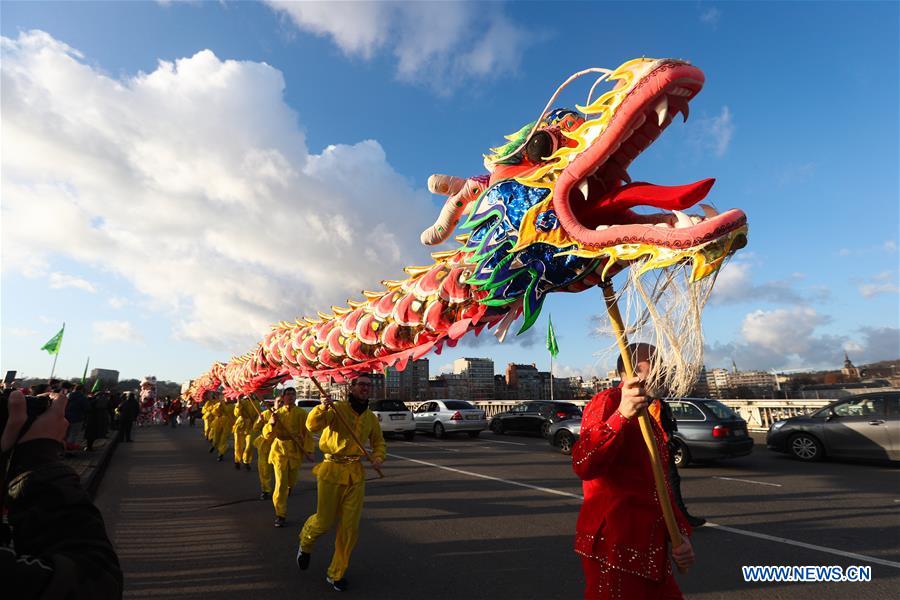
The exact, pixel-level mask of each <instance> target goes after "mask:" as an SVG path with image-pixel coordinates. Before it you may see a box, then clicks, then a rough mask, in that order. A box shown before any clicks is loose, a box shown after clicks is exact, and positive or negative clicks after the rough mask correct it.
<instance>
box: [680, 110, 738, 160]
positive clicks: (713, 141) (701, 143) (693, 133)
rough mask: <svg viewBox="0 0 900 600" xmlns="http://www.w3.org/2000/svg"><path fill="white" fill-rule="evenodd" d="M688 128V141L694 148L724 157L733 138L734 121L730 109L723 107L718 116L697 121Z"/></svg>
mask: <svg viewBox="0 0 900 600" xmlns="http://www.w3.org/2000/svg"><path fill="white" fill-rule="evenodd" d="M689 127H690V134H689V135H690V140H691V143H692V144H693V145H694V147H695V148H697V149H698V150H701V151H705V152H712V153H713V154H715V155H716V156H717V157H719V158H721V157H723V156H725V153H726V152H727V151H728V146H729V145H730V144H731V140H732V138H733V137H734V130H735V125H734V120H733V118H732V116H731V109H730V108H728V107H727V106H723V107H722V110H721V111H720V112H719V114H718V115H716V116H713V117H704V118H700V119H697V120H696V121H695V122H694V123H693V124H692V125H690V126H689Z"/></svg>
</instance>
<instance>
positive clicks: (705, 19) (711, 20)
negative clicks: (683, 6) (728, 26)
mask: <svg viewBox="0 0 900 600" xmlns="http://www.w3.org/2000/svg"><path fill="white" fill-rule="evenodd" d="M721 18H722V11H721V10H719V9H718V8H716V7H715V6H712V7H709V8H707V9H706V10H704V11H703V12H702V13H700V22H701V23H703V24H704V25H709V26H710V27H712V28H713V29H716V27H718V25H719V20H720V19H721Z"/></svg>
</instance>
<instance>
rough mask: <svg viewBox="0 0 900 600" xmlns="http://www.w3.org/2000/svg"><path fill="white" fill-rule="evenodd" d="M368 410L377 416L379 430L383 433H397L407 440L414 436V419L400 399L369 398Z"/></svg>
mask: <svg viewBox="0 0 900 600" xmlns="http://www.w3.org/2000/svg"><path fill="white" fill-rule="evenodd" d="M369 410H371V411H372V412H373V413H375V416H376V417H378V422H379V423H381V431H382V433H384V434H385V435H387V434H389V433H399V434H402V435H403V437H404V439H407V440H411V439H413V438H414V437H416V421H415V419H413V413H412V411H411V410H409V409H408V408H407V407H406V405H405V404H404V403H403V402H402V401H400V400H371V401H369Z"/></svg>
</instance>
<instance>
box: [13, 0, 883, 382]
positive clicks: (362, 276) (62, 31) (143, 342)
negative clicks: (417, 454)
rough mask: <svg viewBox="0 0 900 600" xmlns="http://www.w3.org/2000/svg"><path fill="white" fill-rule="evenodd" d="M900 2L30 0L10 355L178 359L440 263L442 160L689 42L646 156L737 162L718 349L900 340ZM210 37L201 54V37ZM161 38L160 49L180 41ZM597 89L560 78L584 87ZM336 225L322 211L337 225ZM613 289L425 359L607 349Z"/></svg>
mask: <svg viewBox="0 0 900 600" xmlns="http://www.w3.org/2000/svg"><path fill="white" fill-rule="evenodd" d="M898 10H900V9H898V5H897V4H896V3H887V2H885V3H864V2H855V3H811V2H803V3H697V2H687V3H675V2H669V3H604V4H600V3H571V4H569V3H559V2H556V3H548V4H542V3H508V4H499V3H492V4H483V5H480V4H474V3H467V4H463V3H446V4H440V3H420V4H365V5H354V4H349V3H344V4H340V5H337V6H331V7H329V6H327V5H317V4H302V5H297V4H294V5H290V4H288V5H284V4H280V3H267V4H263V3H255V2H239V3H238V2H223V3H212V2H209V3H181V2H173V3H155V2H147V3H140V2H122V3H79V2H66V3H53V2H44V3H18V2H4V3H3V4H2V5H0V16H2V25H0V32H2V35H3V37H4V41H3V65H2V70H3V78H4V79H3V84H4V85H3V91H2V93H3V114H2V117H3V121H4V127H3V133H2V135H3V138H2V143H3V148H2V150H3V158H2V160H3V162H2V171H3V172H2V175H3V181H2V193H3V206H2V210H3V215H2V216H3V220H2V234H3V247H2V249H3V256H2V268H3V280H2V348H0V350H2V367H0V368H2V369H3V370H6V369H18V370H19V371H20V372H23V373H26V374H29V375H44V374H46V373H48V372H49V369H50V364H51V359H50V357H48V356H47V355H46V353H42V352H40V351H39V350H38V348H39V347H40V346H41V345H42V344H43V343H44V341H46V340H47V339H49V338H50V337H51V336H52V335H53V334H54V333H55V332H56V330H57V329H58V328H59V325H60V324H61V322H62V321H66V323H67V329H66V337H65V341H64V344H63V352H62V354H61V356H60V358H59V364H58V367H57V370H58V372H59V373H61V374H62V375H65V376H74V375H77V374H80V372H81V369H82V368H83V366H84V361H85V359H86V358H87V356H90V357H91V364H92V366H95V367H104V368H116V369H118V370H120V371H121V372H122V374H123V376H134V377H138V376H142V375H146V374H151V373H152V374H155V375H157V376H159V377H161V378H164V379H173V380H184V379H188V378H191V377H194V376H196V375H198V374H200V373H202V372H203V371H205V370H206V369H207V368H208V366H209V364H210V363H211V362H212V361H213V360H223V359H227V358H228V357H229V356H231V355H232V354H240V353H243V352H244V351H246V350H247V349H249V348H250V346H251V345H252V344H253V341H254V340H256V339H258V337H259V336H258V334H259V332H260V331H264V329H265V324H266V323H268V322H272V321H274V320H279V319H288V320H290V319H293V318H295V317H298V316H302V315H303V314H309V313H311V312H312V311H314V310H316V309H321V310H325V309H327V307H328V306H330V305H332V304H342V303H343V302H344V301H345V299H346V298H348V297H356V292H358V290H360V289H363V288H366V289H373V288H377V285H378V284H377V282H378V281H379V280H381V279H389V278H397V277H398V276H399V275H400V270H399V269H400V267H402V266H404V265H407V264H423V261H424V260H426V259H427V251H426V250H425V249H424V248H423V247H421V246H420V245H419V244H418V231H420V230H421V229H422V228H423V227H424V226H425V225H427V224H428V219H430V218H431V219H433V218H434V216H435V215H436V213H437V211H438V210H439V207H440V205H441V202H440V199H439V198H436V197H431V196H430V195H429V194H428V193H427V191H425V181H426V179H427V178H428V176H429V175H430V174H432V173H448V174H453V175H459V176H468V175H475V174H478V173H481V172H482V171H483V167H482V165H481V156H482V154H483V153H484V152H485V151H486V150H487V149H488V148H489V147H491V146H494V145H497V143H498V142H500V141H501V140H502V136H503V135H504V134H506V133H509V132H511V131H514V130H516V129H518V127H519V126H521V125H522V124H524V123H525V122H527V121H529V120H531V119H533V118H534V117H535V116H536V113H537V112H538V111H539V110H540V109H541V107H542V106H543V105H544V103H545V101H546V99H547V98H548V97H549V95H550V94H551V93H552V92H553V90H555V89H556V86H557V85H558V84H559V83H560V82H561V81H562V80H563V79H564V78H565V77H567V76H568V75H569V74H571V73H573V72H575V71H577V70H580V69H582V68H585V67H589V66H602V67H609V68H614V67H616V66H618V65H619V64H621V63H622V62H624V61H626V60H628V59H631V58H635V57H639V56H652V57H675V58H684V59H688V60H690V61H691V62H693V63H694V64H696V65H697V66H699V67H700V68H701V69H703V70H704V72H705V73H706V77H707V83H706V86H705V88H704V90H703V92H702V93H701V94H700V95H699V96H698V97H697V99H695V100H694V101H693V102H692V104H691V117H690V120H689V121H688V123H687V124H685V125H681V124H680V123H676V124H674V125H673V126H672V127H671V128H669V130H667V132H666V133H665V135H664V136H663V137H662V138H661V139H660V140H659V141H658V142H657V143H656V144H654V146H653V147H651V148H650V149H648V151H646V152H645V153H644V154H643V155H642V156H641V157H640V158H639V159H638V160H637V161H636V162H635V164H634V166H633V167H632V168H631V169H630V170H629V172H630V174H631V175H632V177H633V178H634V179H635V180H646V181H651V182H654V183H659V184H677V183H686V182H690V181H695V180H698V179H701V178H704V177H716V178H717V183H716V186H715V187H714V188H713V191H712V194H711V196H710V199H711V200H712V201H713V203H714V204H716V206H718V207H719V208H729V207H740V208H742V209H743V210H745V212H747V214H748V216H749V220H750V245H749V246H748V248H747V249H745V250H744V251H743V252H742V253H741V254H740V255H739V256H738V258H736V259H735V260H734V261H733V262H732V263H731V264H730V265H728V267H727V268H726V269H725V270H724V271H723V273H722V276H721V277H720V280H719V282H718V284H717V290H716V292H715V293H714V297H713V300H712V302H711V303H710V305H708V307H707V309H706V313H705V331H704V333H705V335H706V339H707V344H708V347H707V355H706V363H707V366H709V367H718V366H726V365H730V363H731V360H732V359H734V360H735V361H736V362H737V364H738V366H739V367H741V368H766V369H769V368H778V369H787V368H803V367H810V368H822V367H833V366H837V365H838V362H839V360H840V359H842V358H843V352H844V350H847V351H848V352H849V353H850V355H851V358H854V360H856V361H857V362H865V361H869V360H881V359H891V358H897V356H898V355H900V348H898V329H897V328H898V250H897V243H898V220H900V215H898V191H900V189H898V169H897V165H898V158H900V156H898V136H897V132H898V130H900V128H898V116H897V106H898V100H900V98H898V75H897V74H898V66H900V65H898V55H897V51H896V49H897V47H898V41H900V40H898V33H897V32H898V28H897V24H898V17H900V12H898ZM204 51H206V52H204ZM161 61H163V62H161ZM584 93H585V92H584V90H582V91H579V92H578V94H577V95H571V96H568V97H567V102H563V104H566V103H568V104H571V103H572V102H573V101H575V100H581V99H582V98H583V95H584ZM326 229H327V230H328V234H320V233H318V232H321V231H323V230H326ZM601 305H602V300H601V295H600V293H599V291H597V290H594V291H589V292H585V293H582V294H578V295H577V296H570V295H562V294H558V295H556V296H553V297H551V298H550V299H549V301H548V303H547V304H546V306H545V310H544V316H542V318H541V321H539V323H538V325H537V326H536V330H537V331H536V333H535V334H532V335H530V336H527V337H526V338H525V339H523V340H514V341H513V342H512V343H510V342H509V340H508V341H507V343H506V344H504V345H502V346H501V345H498V344H496V342H494V341H493V338H490V339H487V340H485V341H482V340H481V339H480V338H479V339H478V340H473V341H469V342H466V343H464V344H462V345H461V346H460V348H458V349H456V350H454V351H452V352H451V351H448V352H445V353H444V354H443V355H441V356H432V357H431V359H432V369H431V370H432V374H434V373H435V372H436V371H438V370H439V369H440V368H441V367H443V366H445V365H448V364H449V363H451V362H452V360H453V359H454V358H456V357H458V356H465V355H468V356H472V355H477V356H491V357H493V358H494V361H495V364H496V368H497V371H498V372H501V371H502V368H503V366H504V365H505V364H506V363H507V362H510V361H516V362H538V363H542V364H544V365H546V364H547V360H548V359H547V354H546V352H545V351H544V349H543V333H544V331H545V329H546V315H547V314H552V315H553V319H554V324H555V326H556V328H557V330H558V337H559V340H560V347H561V353H560V356H559V360H558V365H559V371H558V372H559V373H560V374H571V373H580V374H590V373H592V372H598V373H604V372H605V371H606V369H607V368H608V366H609V365H608V364H607V363H606V361H605V360H603V359H598V358H597V357H596V356H595V353H596V352H597V351H598V350H600V349H602V348H606V347H608V346H609V344H610V340H609V339H604V338H602V337H598V336H596V335H594V334H592V330H593V329H594V328H595V327H596V325H595V321H594V317H595V316H596V315H601V316H602V314H603V313H602V309H601Z"/></svg>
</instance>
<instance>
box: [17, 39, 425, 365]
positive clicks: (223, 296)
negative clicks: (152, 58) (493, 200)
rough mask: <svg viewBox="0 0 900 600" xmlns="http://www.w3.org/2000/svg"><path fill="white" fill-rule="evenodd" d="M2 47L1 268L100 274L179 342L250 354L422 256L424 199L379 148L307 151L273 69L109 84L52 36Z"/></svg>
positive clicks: (221, 64) (236, 68)
mask: <svg viewBox="0 0 900 600" xmlns="http://www.w3.org/2000/svg"><path fill="white" fill-rule="evenodd" d="M2 49H3V63H2V86H3V88H4V94H3V128H2V143H3V145H4V147H6V148H13V147H14V148H16V150H17V151H16V152H15V153H12V152H5V153H4V154H3V162H2V182H0V185H2V188H0V191H2V196H3V203H4V218H3V236H2V238H3V240H2V244H3V247H2V250H3V253H4V261H3V266H4V268H12V269H19V270H22V269H25V268H26V266H28V265H31V264H33V263H34V259H35V257H37V258H38V259H40V260H44V261H50V260H53V259H54V258H55V257H64V258H66V259H67V260H72V261H75V262H78V263H83V264H88V265H91V266H95V267H96V266H99V267H101V268H104V269H106V270H109V271H111V272H113V273H115V274H117V275H120V276H122V277H124V278H126V279H127V280H129V281H130V282H131V283H132V285H133V286H134V288H135V289H136V290H137V291H138V292H140V293H141V294H143V295H144V296H145V299H147V300H149V301H150V304H152V305H153V306H154V307H155V308H156V309H157V310H162V311H166V312H167V313H168V314H169V315H171V317H172V320H173V328H174V330H175V333H176V335H178V336H181V337H184V338H188V339H191V340H196V341H200V342H203V343H206V344H208V345H210V346H211V347H214V348H216V349H220V350H222V351H229V352H243V351H244V350H245V349H246V348H249V346H250V345H251V344H253V343H254V342H256V341H257V340H258V339H259V337H260V336H261V334H262V333H264V332H265V331H266V330H267V328H268V326H269V324H271V323H273V322H276V321H279V320H282V319H292V318H295V317H299V316H302V315H304V314H315V311H316V310H323V309H325V308H327V307H328V306H330V305H332V304H340V303H343V301H344V300H345V299H346V298H348V297H353V298H359V297H360V295H359V294H360V291H361V290H363V289H377V287H378V285H379V283H378V282H379V281H380V280H381V279H385V278H396V277H397V276H399V275H401V271H400V269H401V268H402V267H403V266H405V264H410V263H412V264H421V263H418V262H417V261H420V260H425V259H424V258H423V257H425V256H427V254H426V253H425V250H424V248H422V247H421V246H420V245H419V243H418V237H419V232H420V231H421V230H422V229H423V228H424V227H425V226H426V225H428V224H429V223H430V220H432V219H433V218H434V215H433V214H432V213H431V203H430V202H428V197H427V194H426V192H424V191H421V192H417V191H415V190H413V189H412V188H411V187H410V184H409V182H408V181H407V180H406V179H405V178H404V177H402V176H400V175H399V174H398V173H397V172H395V171H394V170H393V169H392V168H391V166H390V164H389V163H388V161H387V157H386V156H385V154H384V151H383V149H382V148H381V146H380V145H379V144H378V143H377V142H376V141H372V140H366V141H362V142H359V143H357V144H354V145H334V146H329V147H328V148H326V149H325V150H324V151H323V152H322V153H321V154H318V155H311V154H310V153H309V151H308V149H307V146H306V143H305V139H304V135H303V129H302V126H301V124H300V123H298V119H297V115H296V114H295V113H294V112H293V111H292V110H291V109H290V108H289V107H288V106H287V105H286V104H285V103H284V100H283V97H282V94H283V91H284V88H285V82H284V79H283V77H282V74H281V73H280V72H279V71H278V70H276V69H274V68H272V67H270V66H269V65H266V64H264V63H255V62H239V61H233V60H220V59H219V58H218V57H216V56H215V55H214V54H213V53H212V52H210V51H209V50H204V51H201V52H198V53H197V54H195V55H194V56H192V57H189V58H182V59H178V60H176V61H175V62H166V61H160V63H159V65H158V66H157V68H156V69H155V70H154V71H152V72H151V73H140V74H138V75H136V76H134V77H127V78H124V79H121V80H115V79H112V78H110V77H108V76H107V75H105V74H104V73H102V72H100V71H98V70H97V69H95V68H93V67H92V66H90V65H89V64H87V63H86V62H84V61H83V60H82V59H81V55H80V54H79V53H78V52H77V51H75V50H73V49H72V48H70V47H68V46H66V45H65V44H63V43H61V42H59V41H57V40H55V39H53V38H52V37H51V36H49V35H48V34H46V33H43V32H27V33H21V34H20V35H19V37H18V39H16V40H12V39H7V38H3V39H2ZM295 85H297V86H298V87H299V88H300V89H302V86H303V82H297V83H296V84H295ZM49 215H52V216H53V218H52V219H51V218H48V216H49ZM38 228H40V230H41V232H42V235H41V236H40V237H38V236H34V235H33V232H34V231H35V230H36V229H38Z"/></svg>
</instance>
